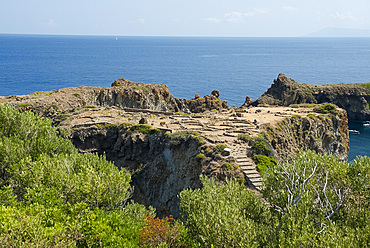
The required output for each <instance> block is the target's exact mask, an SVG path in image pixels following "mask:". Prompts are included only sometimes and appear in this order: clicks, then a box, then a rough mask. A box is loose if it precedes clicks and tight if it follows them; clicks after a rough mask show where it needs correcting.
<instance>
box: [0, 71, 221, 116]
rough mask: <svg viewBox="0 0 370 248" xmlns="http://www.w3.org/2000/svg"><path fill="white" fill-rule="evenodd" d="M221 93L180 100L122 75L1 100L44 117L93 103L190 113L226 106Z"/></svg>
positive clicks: (158, 87)
mask: <svg viewBox="0 0 370 248" xmlns="http://www.w3.org/2000/svg"><path fill="white" fill-rule="evenodd" d="M219 94H220V93H219V92H218V91H213V92H212V94H211V95H207V96H204V97H198V98H195V99H191V100H186V99H178V98H175V97H174V96H173V95H172V94H171V93H170V92H169V89H168V86H166V85H164V84H144V83H135V82H131V81H129V80H127V79H123V78H121V79H118V80H116V81H115V82H113V83H112V87H86V86H80V87H71V88H64V89H56V90H52V91H49V92H35V93H32V94H30V95H25V96H9V97H0V103H10V104H12V105H13V106H14V107H18V108H21V109H24V110H27V111H28V110H31V111H33V112H35V113H38V114H40V113H41V114H42V115H44V116H45V117H53V116H54V115H55V114H56V112H63V111H70V110H71V109H77V108H81V107H91V106H110V107H112V106H115V107H119V108H133V109H147V110H153V111H163V112H172V113H174V112H185V113H188V114H190V113H200V112H204V111H207V110H208V111H209V110H213V109H216V110H220V109H227V108H228V106H227V101H222V100H221V99H219V98H218V96H219Z"/></svg>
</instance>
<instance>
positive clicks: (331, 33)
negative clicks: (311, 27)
mask: <svg viewBox="0 0 370 248" xmlns="http://www.w3.org/2000/svg"><path fill="white" fill-rule="evenodd" d="M304 37H370V29H352V28H331V27H327V28H324V29H321V30H319V31H317V32H314V33H310V34H307V35H305V36H304Z"/></svg>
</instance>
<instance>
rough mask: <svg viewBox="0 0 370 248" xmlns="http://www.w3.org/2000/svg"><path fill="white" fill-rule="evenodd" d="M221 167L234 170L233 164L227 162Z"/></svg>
mask: <svg viewBox="0 0 370 248" xmlns="http://www.w3.org/2000/svg"><path fill="white" fill-rule="evenodd" d="M221 168H224V169H226V170H232V169H233V166H232V165H231V164H230V163H225V164H223V165H221Z"/></svg>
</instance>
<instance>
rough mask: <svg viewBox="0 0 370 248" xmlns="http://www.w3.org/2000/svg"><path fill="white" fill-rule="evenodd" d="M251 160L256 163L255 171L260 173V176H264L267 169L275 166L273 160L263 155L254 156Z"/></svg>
mask: <svg viewBox="0 0 370 248" xmlns="http://www.w3.org/2000/svg"><path fill="white" fill-rule="evenodd" d="M253 160H254V162H255V163H256V165H257V170H258V171H259V172H260V174H261V176H264V175H265V173H266V171H267V168H273V167H275V166H276V164H277V161H276V159H275V158H273V157H268V156H265V155H254V156H253Z"/></svg>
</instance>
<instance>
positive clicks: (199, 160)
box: [197, 153, 206, 162]
mask: <svg viewBox="0 0 370 248" xmlns="http://www.w3.org/2000/svg"><path fill="white" fill-rule="evenodd" d="M205 158H206V156H205V155H204V154H203V153H199V154H198V155H197V160H198V162H202V160H203V159H205Z"/></svg>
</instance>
